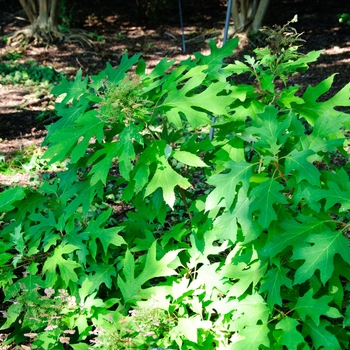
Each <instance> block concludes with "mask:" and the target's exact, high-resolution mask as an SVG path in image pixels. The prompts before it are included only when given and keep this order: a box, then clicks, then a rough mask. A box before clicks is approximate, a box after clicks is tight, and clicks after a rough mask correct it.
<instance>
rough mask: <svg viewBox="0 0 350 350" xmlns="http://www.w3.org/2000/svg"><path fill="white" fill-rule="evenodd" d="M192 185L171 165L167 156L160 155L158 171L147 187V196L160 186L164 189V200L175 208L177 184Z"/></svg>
mask: <svg viewBox="0 0 350 350" xmlns="http://www.w3.org/2000/svg"><path fill="white" fill-rule="evenodd" d="M190 185H191V184H190V183H189V182H188V180H187V179H186V178H184V177H182V176H181V175H180V174H178V173H177V172H176V171H175V170H174V169H173V168H172V167H171V165H170V164H169V163H168V161H167V159H166V158H165V156H164V155H160V156H159V157H158V164H157V169H156V172H155V173H154V175H153V177H152V179H151V180H150V182H149V183H148V185H147V187H146V191H145V197H147V196H149V195H150V194H152V193H153V192H154V191H155V190H156V189H157V188H159V187H160V188H161V189H162V191H163V198H164V201H165V202H166V203H167V204H168V205H169V207H171V208H173V207H174V203H175V192H174V188H175V186H179V187H181V188H183V189H186V188H188V187H190Z"/></svg>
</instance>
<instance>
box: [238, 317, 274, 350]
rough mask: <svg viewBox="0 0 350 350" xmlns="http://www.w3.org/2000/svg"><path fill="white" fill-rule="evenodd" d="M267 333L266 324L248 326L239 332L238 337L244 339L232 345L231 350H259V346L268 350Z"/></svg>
mask: <svg viewBox="0 0 350 350" xmlns="http://www.w3.org/2000/svg"><path fill="white" fill-rule="evenodd" d="M269 333H270V330H269V327H268V325H267V323H263V324H259V325H249V326H248V327H246V328H244V329H242V330H241V331H240V332H239V335H240V336H242V337H244V339H243V340H240V341H238V342H237V343H234V344H233V347H232V349H240V350H241V349H242V350H256V349H260V348H261V345H264V346H266V347H267V349H270V339H269Z"/></svg>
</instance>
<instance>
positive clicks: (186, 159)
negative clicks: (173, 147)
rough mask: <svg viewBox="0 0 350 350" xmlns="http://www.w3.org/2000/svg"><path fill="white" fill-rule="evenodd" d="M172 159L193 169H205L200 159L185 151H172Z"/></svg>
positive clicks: (205, 165)
mask: <svg viewBox="0 0 350 350" xmlns="http://www.w3.org/2000/svg"><path fill="white" fill-rule="evenodd" d="M173 157H174V158H175V159H176V160H178V161H179V162H181V163H184V164H186V165H189V166H193V167H207V166H208V165H207V164H205V163H204V162H203V161H202V159H201V158H200V157H198V156H197V155H195V154H193V153H190V152H186V151H174V153H173Z"/></svg>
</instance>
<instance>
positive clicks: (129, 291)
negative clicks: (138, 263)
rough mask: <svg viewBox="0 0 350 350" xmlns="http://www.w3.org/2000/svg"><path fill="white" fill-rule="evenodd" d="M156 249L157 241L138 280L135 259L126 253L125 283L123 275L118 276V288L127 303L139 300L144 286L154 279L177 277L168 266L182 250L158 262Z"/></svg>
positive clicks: (174, 251) (150, 249)
mask: <svg viewBox="0 0 350 350" xmlns="http://www.w3.org/2000/svg"><path fill="white" fill-rule="evenodd" d="M156 247H157V242H156V241H155V242H154V243H153V244H152V246H151V247H150V248H149V250H148V252H147V255H146V261H145V265H144V267H143V268H142V272H141V273H140V274H139V275H138V277H136V278H135V261H134V257H133V256H132V254H131V252H130V251H129V250H127V251H126V253H125V260H124V268H123V275H124V277H125V281H124V280H123V278H122V277H121V275H118V287H119V288H120V291H121V293H122V295H123V298H124V301H125V302H127V301H129V300H131V299H138V298H139V297H138V295H139V293H140V292H141V289H142V288H141V287H142V285H143V284H144V283H146V282H147V281H149V280H151V279H152V278H155V277H164V276H172V275H177V272H176V271H175V270H174V269H172V268H169V267H168V265H169V264H171V263H172V262H173V261H174V260H176V258H177V255H178V254H179V252H180V251H181V250H182V249H178V250H172V251H170V252H168V253H166V254H165V255H164V256H163V257H162V258H161V259H160V260H157V259H156V249H157V248H156Z"/></svg>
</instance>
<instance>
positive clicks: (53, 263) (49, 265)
mask: <svg viewBox="0 0 350 350" xmlns="http://www.w3.org/2000/svg"><path fill="white" fill-rule="evenodd" d="M77 249H78V247H75V246H73V245H71V244H66V245H65V246H58V247H56V248H55V250H54V252H53V255H52V256H50V257H49V258H47V259H46V261H45V263H44V266H43V273H44V274H46V280H47V281H48V285H50V286H51V285H52V286H53V285H54V282H55V281H56V278H57V271H56V269H57V267H58V268H59V270H60V277H61V278H62V281H63V284H64V285H65V286H67V285H68V283H69V282H77V281H78V275H77V274H76V272H75V271H74V270H75V269H77V268H81V267H82V266H81V265H80V264H78V263H77V262H76V261H73V260H70V259H64V258H63V255H64V254H70V253H72V252H74V251H75V250H77Z"/></svg>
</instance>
